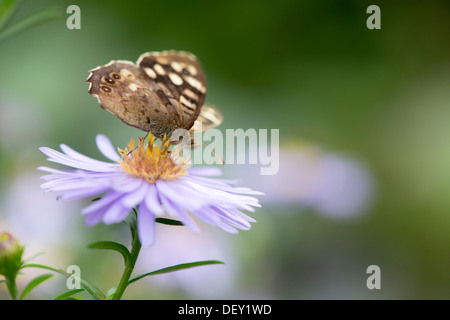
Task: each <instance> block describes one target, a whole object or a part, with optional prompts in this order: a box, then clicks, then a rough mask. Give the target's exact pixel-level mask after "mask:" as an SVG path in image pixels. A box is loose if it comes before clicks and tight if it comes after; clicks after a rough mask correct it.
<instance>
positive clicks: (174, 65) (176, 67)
mask: <svg viewBox="0 0 450 320" xmlns="http://www.w3.org/2000/svg"><path fill="white" fill-rule="evenodd" d="M170 66H171V67H172V68H173V70H175V71H176V72H178V73H181V72H182V71H183V67H184V66H183V65H182V64H181V63H179V62H176V61H172V62H171V63H170Z"/></svg>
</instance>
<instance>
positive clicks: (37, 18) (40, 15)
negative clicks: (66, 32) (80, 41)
mask: <svg viewBox="0 0 450 320" xmlns="http://www.w3.org/2000/svg"><path fill="white" fill-rule="evenodd" d="M59 16H60V10H57V9H55V8H47V9H44V10H41V11H38V12H35V13H33V14H31V15H29V16H27V17H25V18H23V19H22V20H20V21H18V22H16V23H14V24H13V25H11V26H10V27H8V28H6V29H4V30H2V32H1V33H0V42H1V41H3V40H4V39H6V38H8V37H10V36H12V35H14V34H16V33H19V32H21V31H23V30H25V29H29V28H31V27H34V26H36V25H39V24H41V23H44V22H47V21H50V20H54V19H56V18H58V17H59Z"/></svg>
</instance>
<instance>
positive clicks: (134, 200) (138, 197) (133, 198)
mask: <svg viewBox="0 0 450 320" xmlns="http://www.w3.org/2000/svg"><path fill="white" fill-rule="evenodd" d="M147 191H148V183H145V182H143V183H142V184H141V186H140V187H139V188H138V189H136V190H135V191H133V192H130V193H128V194H127V195H126V196H124V197H123V198H122V200H121V202H122V204H123V205H124V206H126V207H128V208H130V209H131V208H134V207H135V206H137V205H138V204H140V203H141V202H142V201H143V200H144V198H145V196H146V195H147Z"/></svg>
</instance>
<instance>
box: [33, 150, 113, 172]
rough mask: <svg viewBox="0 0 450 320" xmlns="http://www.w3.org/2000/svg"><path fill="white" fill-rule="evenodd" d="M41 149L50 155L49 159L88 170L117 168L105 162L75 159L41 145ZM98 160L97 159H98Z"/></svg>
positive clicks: (101, 170) (104, 170) (100, 170)
mask: <svg viewBox="0 0 450 320" xmlns="http://www.w3.org/2000/svg"><path fill="white" fill-rule="evenodd" d="M39 150H41V151H42V153H44V154H45V155H47V156H49V158H48V159H47V160H48V161H52V162H56V163H60V164H63V165H66V166H69V167H72V168H77V169H83V170H88V171H98V172H110V171H111V170H116V167H117V165H115V164H114V165H113V164H111V163H107V162H104V163H103V164H102V165H99V164H97V163H95V162H90V161H89V162H83V161H80V160H76V159H73V158H72V157H70V156H68V155H66V154H63V153H61V152H58V151H55V150H53V149H50V148H46V147H41V148H39ZM96 161H97V160H96Z"/></svg>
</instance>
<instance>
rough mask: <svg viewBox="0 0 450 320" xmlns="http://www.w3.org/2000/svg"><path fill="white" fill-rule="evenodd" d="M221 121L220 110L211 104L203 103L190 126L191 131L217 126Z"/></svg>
mask: <svg viewBox="0 0 450 320" xmlns="http://www.w3.org/2000/svg"><path fill="white" fill-rule="evenodd" d="M222 122H223V115H222V112H220V110H219V109H218V108H217V107H215V106H212V105H209V104H205V105H203V107H202V109H201V111H200V114H199V116H198V118H197V120H195V122H194V125H193V126H192V128H191V130H190V131H191V132H192V133H196V132H202V131H205V130H208V129H211V128H214V127H217V126H218V125H220V124H221V123H222Z"/></svg>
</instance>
